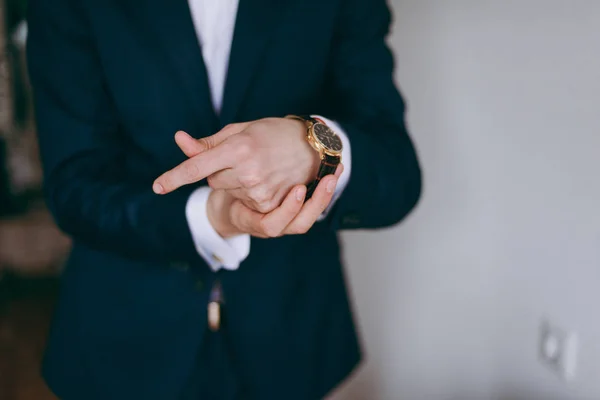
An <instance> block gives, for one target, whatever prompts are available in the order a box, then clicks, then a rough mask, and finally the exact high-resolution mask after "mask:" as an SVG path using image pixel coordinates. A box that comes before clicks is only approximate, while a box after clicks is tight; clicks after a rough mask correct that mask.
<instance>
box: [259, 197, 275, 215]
mask: <svg viewBox="0 0 600 400" xmlns="http://www.w3.org/2000/svg"><path fill="white" fill-rule="evenodd" d="M256 208H257V211H258V212H261V213H263V214H266V213H268V212H271V211H272V210H273V202H272V201H270V200H268V201H263V202H262V203H258V204H257V205H256Z"/></svg>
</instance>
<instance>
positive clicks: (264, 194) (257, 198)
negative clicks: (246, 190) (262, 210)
mask: <svg viewBox="0 0 600 400" xmlns="http://www.w3.org/2000/svg"><path fill="white" fill-rule="evenodd" d="M250 198H251V199H252V201H254V203H256V205H257V206H258V205H261V204H264V203H266V202H268V201H269V200H270V196H269V193H268V191H267V190H266V188H264V187H257V188H254V189H253V190H252V191H251V192H250Z"/></svg>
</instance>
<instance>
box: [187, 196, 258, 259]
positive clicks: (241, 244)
mask: <svg viewBox="0 0 600 400" xmlns="http://www.w3.org/2000/svg"><path fill="white" fill-rule="evenodd" d="M211 191H212V189H211V188H210V187H208V186H203V187H200V188H198V189H196V190H195V191H194V192H192V194H191V195H190V198H189V199H188V201H187V203H186V206H185V216H186V218H187V221H188V225H189V227H190V232H191V233H192V239H193V240H194V244H195V245H196V250H197V251H198V253H199V254H200V255H201V256H202V258H204V260H206V262H207V263H208V265H209V266H210V267H211V269H212V270H213V271H218V270H219V269H221V268H225V269H228V270H236V269H238V267H239V266H240V263H241V262H242V261H244V260H245V259H246V257H248V254H250V235H247V234H246V235H238V236H233V237H231V238H228V239H224V238H223V237H221V235H219V234H218V233H217V231H215V229H214V228H213V227H212V225H211V224H210V221H209V220H208V213H207V210H206V205H207V203H208V196H209V195H210V192H211Z"/></svg>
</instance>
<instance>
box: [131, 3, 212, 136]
mask: <svg viewBox="0 0 600 400" xmlns="http://www.w3.org/2000/svg"><path fill="white" fill-rule="evenodd" d="M132 3H137V2H132ZM146 3H147V7H141V8H142V9H143V11H144V12H146V13H147V15H146V17H145V20H146V21H145V23H147V24H149V28H150V31H151V32H153V33H154V34H156V38H155V39H156V42H157V43H159V45H160V47H161V51H162V52H163V53H164V54H165V56H166V59H167V62H168V63H169V64H170V65H171V66H172V67H173V69H172V71H173V73H174V74H175V75H176V76H177V77H178V78H179V81H180V84H181V85H182V89H183V91H184V93H185V94H186V96H187V97H188V99H189V102H188V103H189V104H191V112H193V113H195V115H198V116H202V117H204V118H202V119H203V121H202V123H203V124H204V126H205V128H208V129H209V131H212V132H214V131H216V130H217V129H218V124H219V122H218V118H217V116H216V114H215V112H214V109H213V106H212V101H211V97H210V87H209V84H208V74H207V72H206V66H205V64H204V60H203V58H202V50H201V48H200V44H199V42H198V38H197V35H196V31H195V28H194V23H193V21H192V17H191V14H190V9H189V5H188V1H187V0H168V1H163V0H146ZM207 122H208V123H209V124H210V125H205V124H206V123H207Z"/></svg>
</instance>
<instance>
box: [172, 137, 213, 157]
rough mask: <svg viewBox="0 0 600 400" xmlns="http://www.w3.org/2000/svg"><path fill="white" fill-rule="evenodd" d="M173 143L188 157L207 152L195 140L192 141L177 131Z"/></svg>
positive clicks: (191, 138)
mask: <svg viewBox="0 0 600 400" xmlns="http://www.w3.org/2000/svg"><path fill="white" fill-rule="evenodd" d="M175 143H177V146H179V148H180V149H181V151H183V154H185V155H186V156H188V157H194V156H196V155H198V154H200V153H202V152H203V151H204V150H207V149H206V148H205V146H204V145H203V144H202V143H201V142H200V141H199V140H197V139H194V138H193V137H191V136H190V135H189V134H187V133H186V132H184V131H178V132H177V133H176V134H175Z"/></svg>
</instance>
